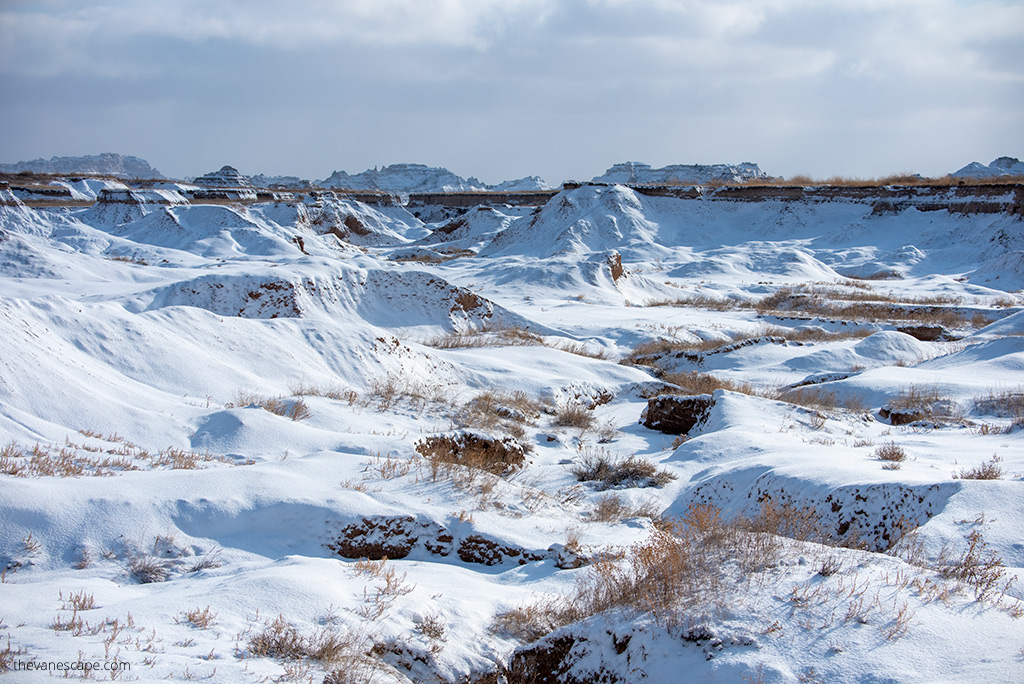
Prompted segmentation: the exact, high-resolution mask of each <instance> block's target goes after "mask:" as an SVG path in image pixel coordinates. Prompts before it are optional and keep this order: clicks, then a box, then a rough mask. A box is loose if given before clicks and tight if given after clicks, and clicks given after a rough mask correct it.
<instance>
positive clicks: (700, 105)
mask: <svg viewBox="0 0 1024 684" xmlns="http://www.w3.org/2000/svg"><path fill="white" fill-rule="evenodd" d="M99 152H119V153H122V154H133V155H136V156H140V157H143V158H145V159H147V160H148V161H149V162H150V163H151V164H153V165H154V166H155V167H156V168H158V169H159V170H160V171H161V172H163V173H164V174H166V175H170V176H175V177H183V176H194V175H198V174H201V173H205V172H207V171H210V170H213V169H216V168H219V167H220V166H222V165H224V164H231V165H233V166H236V167H237V168H238V169H239V170H241V171H242V172H243V173H247V174H255V173H267V174H290V175H298V176H302V177H304V178H315V179H320V178H324V177H326V176H327V175H329V174H330V173H331V172H332V171H333V170H335V169H342V170H346V171H349V172H358V171H362V170H364V169H366V168H368V167H372V166H375V165H385V164H391V163H395V162H419V163H424V164H429V165H434V166H445V167H448V168H449V169H451V170H452V171H455V172H456V173H458V174H460V175H463V176H468V175H476V176H478V177H479V178H480V179H481V180H483V181H485V182H489V183H496V182H498V181H500V180H505V179H509V178H515V177H520V176H524V175H532V174H538V175H540V176H542V177H544V178H545V179H546V180H547V181H548V182H550V183H553V184H554V183H558V182H560V181H562V180H564V179H567V178H576V179H587V178H590V177H592V176H595V175H597V174H600V173H602V172H603V171H604V170H605V169H606V168H607V167H608V166H610V165H611V164H613V163H615V162H620V161H644V162H647V163H650V164H653V165H655V166H663V165H666V164H693V163H718V162H728V163H737V162H741V161H752V162H757V163H759V164H760V165H761V168H762V169H763V170H765V171H767V172H768V173H772V174H781V175H787V176H788V175H793V174H797V173H807V174H810V175H813V176H816V177H824V176H830V175H847V176H861V177H866V176H878V175H884V174H888V173H892V172H903V171H915V172H919V173H923V174H925V175H942V174H944V173H947V172H949V171H953V170H955V169H957V168H959V167H961V166H963V165H964V164H966V163H968V162H971V161H981V162H983V163H988V162H990V161H992V159H994V158H995V157H997V156H1001V155H1010V156H1017V157H1024V2H1022V1H1021V0H988V1H984V0H334V1H329V0H290V1H289V2H282V1H281V0H275V1H273V2H265V1H264V0H220V1H219V2H209V1H207V0H164V1H162V2H161V1H157V0H105V1H104V2H89V1H87V0H48V1H46V0H43V1H37V2H28V1H19V0H0V161H7V162H13V161H19V160H24V159H34V158H37V157H45V158H49V157H50V156H53V155H58V156H63V155H79V154H96V153H99Z"/></svg>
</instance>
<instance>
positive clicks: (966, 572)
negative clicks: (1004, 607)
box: [933, 530, 1016, 601]
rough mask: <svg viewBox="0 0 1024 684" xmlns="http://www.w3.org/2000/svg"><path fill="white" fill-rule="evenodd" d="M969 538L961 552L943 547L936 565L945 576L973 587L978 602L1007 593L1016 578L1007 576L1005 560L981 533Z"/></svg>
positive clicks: (975, 532) (971, 534)
mask: <svg viewBox="0 0 1024 684" xmlns="http://www.w3.org/2000/svg"><path fill="white" fill-rule="evenodd" d="M966 541H967V546H966V548H962V549H961V550H959V551H957V550H956V549H954V548H952V547H948V546H947V547H943V549H942V551H941V552H940V554H939V558H938V560H937V561H936V562H935V563H934V565H933V567H934V568H935V569H936V570H937V571H938V572H939V574H940V575H942V577H944V578H946V579H952V580H955V581H957V582H959V583H961V584H963V585H965V586H967V587H969V588H971V589H972V590H973V591H974V597H975V599H976V600H978V601H985V600H988V599H991V598H994V597H996V596H1003V595H1005V594H1006V593H1007V592H1008V591H1009V589H1010V587H1011V585H1012V583H1013V580H1014V579H1016V577H1013V578H1010V577H1007V574H1006V567H1005V566H1004V564H1003V559H1002V558H1000V556H999V554H998V553H996V552H995V550H993V549H991V548H990V547H989V546H988V543H987V542H986V541H985V539H984V538H983V537H982V535H981V533H980V532H978V531H977V530H975V531H973V532H971V533H970V534H968V535H967V537H966Z"/></svg>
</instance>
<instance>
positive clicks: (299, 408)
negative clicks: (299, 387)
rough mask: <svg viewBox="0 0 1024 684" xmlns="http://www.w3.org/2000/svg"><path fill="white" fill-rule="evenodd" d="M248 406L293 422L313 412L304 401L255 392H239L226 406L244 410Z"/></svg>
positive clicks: (303, 418) (307, 416)
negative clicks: (257, 407) (267, 395)
mask: <svg viewBox="0 0 1024 684" xmlns="http://www.w3.org/2000/svg"><path fill="white" fill-rule="evenodd" d="M247 406H259V407H260V408H261V409H263V410H264V411H269V412H270V413H273V414H274V415H277V416H284V417H285V418H291V419H292V420H295V421H298V420H305V419H306V418H309V417H310V416H311V415H313V414H312V412H311V411H310V410H309V406H308V405H307V404H306V402H305V401H303V400H302V399H296V400H295V401H288V400H286V399H285V398H284V397H264V396H261V395H259V394H256V393H254V392H243V391H238V392H236V393H235V397H234V399H233V400H232V401H230V402H228V403H227V404H224V407H225V408H243V407H247Z"/></svg>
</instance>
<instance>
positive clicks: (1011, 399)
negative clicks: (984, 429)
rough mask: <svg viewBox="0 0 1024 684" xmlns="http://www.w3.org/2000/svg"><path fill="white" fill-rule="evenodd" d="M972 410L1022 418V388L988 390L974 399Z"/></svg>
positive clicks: (1023, 414) (1023, 416)
mask: <svg viewBox="0 0 1024 684" xmlns="http://www.w3.org/2000/svg"><path fill="white" fill-rule="evenodd" d="M974 410H975V411H977V412H978V413H984V414H988V415H993V416H1000V417H1003V418H1012V419H1014V420H1017V421H1021V420H1024V390H1021V389H1017V390H1006V391H1002V392H995V391H993V392H989V393H988V395H986V396H983V397H976V398H975V399H974Z"/></svg>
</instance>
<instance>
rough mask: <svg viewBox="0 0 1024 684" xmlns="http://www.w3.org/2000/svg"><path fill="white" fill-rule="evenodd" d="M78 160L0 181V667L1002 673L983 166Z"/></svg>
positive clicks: (1010, 433) (1001, 211)
mask: <svg viewBox="0 0 1024 684" xmlns="http://www.w3.org/2000/svg"><path fill="white" fill-rule="evenodd" d="M423 168H425V167H423ZM222 171H224V170H222ZM230 171H233V169H229V170H228V171H226V172H225V173H223V174H221V176H222V177H224V178H229V179H234V181H237V180H238V179H237V178H236V177H235V175H234V174H233V173H230ZM407 171H408V173H405V172H403V173H404V175H405V180H407V181H408V180H410V179H411V180H415V179H417V178H418V179H420V181H425V180H426V179H428V177H432V178H433V179H434V180H437V178H439V176H437V174H433V173H427V172H426V171H421V170H415V169H414V170H407ZM389 173H390V172H389ZM417 174H419V175H417ZM397 175H398V176H400V175H403V174H402V173H399V174H397ZM396 177H397V176H396ZM58 182H62V183H63V182H68V183H71V181H70V180H68V179H63V180H59V181H58ZM218 182H220V181H218ZM638 185H640V186H642V185H643V184H638ZM76 187H77V186H76ZM93 189H94V190H95V192H96V194H97V200H96V202H95V203H94V204H93V205H92V206H82V203H81V202H71V201H69V202H68V203H67V204H66V205H65V206H49V205H48V206H43V207H39V208H33V207H30V206H27V205H26V204H25V203H24V202H22V201H21V200H20V199H19V198H18V197H17V196H16V195H15V193H14V192H13V191H11V190H10V189H9V188H8V187H5V186H3V185H0V338H2V339H3V345H4V346H3V350H4V351H3V354H2V355H0V369H2V372H0V575H2V579H3V581H2V582H0V606H2V608H3V609H2V614H0V618H2V620H0V669H4V668H6V669H7V670H9V672H6V671H5V672H3V673H2V675H0V678H3V677H7V678H10V679H11V681H19V682H20V681H27V682H37V681H49V677H50V676H51V675H52V673H51V672H45V671H42V670H39V669H36V670H29V669H28V668H29V666H30V664H32V665H34V666H38V667H41V666H42V664H44V663H51V662H64V661H69V662H77V661H79V660H80V661H87V662H90V663H95V667H96V668H97V672H95V673H93V676H97V675H99V674H102V678H104V679H105V678H106V677H108V676H110V675H109V672H111V671H112V668H114V667H115V666H122V667H125V669H124V671H122V672H120V673H117V674H118V677H117V678H118V679H119V680H121V679H123V680H129V681H130V680H131V678H133V677H134V678H137V679H138V680H139V681H157V680H160V681H166V680H169V681H192V680H197V679H207V680H210V681H227V682H249V681H289V680H291V681H326V682H328V683H336V682H346V681H377V682H381V683H382V684H391V683H409V682H456V681H466V682H477V683H483V682H495V681H502V680H503V681H508V682H512V683H516V684H519V683H524V682H531V681H565V682H591V681H608V682H666V681H677V680H679V679H680V673H681V672H685V673H686V674H685V677H686V678H689V679H690V680H692V681H697V682H719V681H721V682H732V681H764V682H779V683H781V682H791V681H830V682H850V683H854V682H863V681H900V682H921V683H924V682H935V681H1018V680H1021V679H1024V663H1022V661H1021V658H1020V647H1021V644H1022V643H1024V588H1022V585H1021V583H1020V581H1019V580H1016V579H1015V576H1017V577H1024V548H1022V546H1021V539H1020V529H1021V522H1022V519H1021V516H1022V513H1021V512H1022V511H1024V396H1022V390H1021V388H1022V387H1024V337H1022V332H1024V294H1022V293H1021V292H1020V291H1019V288H1020V287H1021V283H1022V278H1024V275H1022V274H1024V269H1022V260H1021V255H1022V254H1024V242H1022V241H1024V237H1022V232H1021V215H1022V214H1021V210H1020V206H1021V202H1022V200H1024V189H1022V188H1021V187H1020V186H1014V185H1006V186H984V187H980V188H979V187H975V186H964V187H912V188H867V189H865V188H843V187H837V188H830V187H815V188H807V189H801V188H785V189H782V190H778V189H776V188H753V189H752V188H750V187H746V186H744V187H740V188H736V187H733V188H721V189H718V190H713V189H709V188H699V189H694V188H678V187H668V188H664V187H662V188H657V187H647V188H644V187H634V188H631V187H626V186H623V185H611V186H607V185H593V186H587V185H584V186H581V187H575V188H573V189H570V190H565V191H562V192H560V193H558V194H557V195H555V196H554V197H553V198H552V199H550V201H548V202H547V204H545V205H544V206H542V207H537V208H534V207H508V206H494V207H474V208H471V209H469V210H467V211H464V212H462V213H460V214H459V215H458V216H449V217H446V218H445V219H444V220H441V221H437V222H431V223H424V222H423V221H422V220H420V219H418V218H417V217H416V216H414V215H413V214H412V213H410V212H409V210H408V209H407V208H406V207H404V206H401V205H397V204H391V203H381V204H366V203H363V202H358V201H355V200H354V199H351V198H350V197H346V196H345V195H344V194H342V193H335V192H333V191H316V192H311V193H305V194H303V195H301V196H296V197H292V196H291V195H288V196H286V197H285V198H284V199H280V200H278V201H256V200H255V199H254V197H255V195H256V193H255V192H254V191H252V190H250V191H249V192H250V193H251V195H252V196H253V199H250V200H247V201H245V202H239V201H224V200H223V199H217V200H216V201H211V202H209V203H204V200H203V195H202V194H201V193H197V192H189V191H188V188H186V187H183V186H180V185H178V184H163V185H161V187H158V188H150V189H137V188H129V187H127V186H103V187H99V186H97V187H95V188H93ZM129 666H130V668H131V669H130V670H128V669H127V668H128V667H129ZM98 670H104V673H107V674H103V673H100V672H98Z"/></svg>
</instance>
